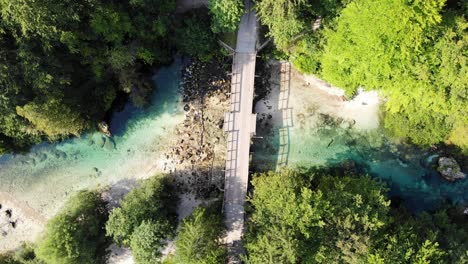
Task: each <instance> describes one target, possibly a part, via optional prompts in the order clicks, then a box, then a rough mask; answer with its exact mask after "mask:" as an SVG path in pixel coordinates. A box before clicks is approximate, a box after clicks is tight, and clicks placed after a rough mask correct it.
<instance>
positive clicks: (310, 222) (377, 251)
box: [245, 171, 468, 264]
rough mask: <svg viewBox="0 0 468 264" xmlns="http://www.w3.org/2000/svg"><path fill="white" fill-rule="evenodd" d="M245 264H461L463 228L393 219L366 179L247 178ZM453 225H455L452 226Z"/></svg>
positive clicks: (291, 174) (466, 243)
mask: <svg viewBox="0 0 468 264" xmlns="http://www.w3.org/2000/svg"><path fill="white" fill-rule="evenodd" d="M252 184H253V186H254V192H253V194H252V195H251V196H250V198H249V202H250V205H251V212H252V215H251V218H250V219H249V221H248V232H247V234H246V244H245V246H246V249H247V253H248V255H247V259H248V262H249V263H392V264H394V263H464V262H463V261H466V260H467V259H466V258H467V256H466V252H467V250H468V233H467V232H468V227H467V226H466V224H465V226H464V227H462V226H461V224H460V225H456V224H454V223H453V221H452V220H451V219H449V218H448V216H447V214H446V213H445V212H439V213H436V214H434V215H429V214H427V213H424V214H422V215H420V216H419V217H417V218H414V217H412V216H410V215H406V214H403V213H397V211H394V210H393V209H391V208H390V202H389V201H387V200H386V198H385V192H386V190H385V187H384V186H383V185H382V184H381V183H378V182H377V181H376V180H374V179H371V178H369V177H356V176H342V177H337V176H330V175H329V173H325V172H319V171H308V172H297V171H282V172H281V173H273V172H270V173H266V174H263V175H257V176H255V177H254V179H253V181H252ZM460 222H461V221H460Z"/></svg>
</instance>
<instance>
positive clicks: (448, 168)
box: [437, 157, 466, 181]
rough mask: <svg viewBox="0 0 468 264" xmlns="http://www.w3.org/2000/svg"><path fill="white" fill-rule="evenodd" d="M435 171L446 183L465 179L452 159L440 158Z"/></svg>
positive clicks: (464, 175)
mask: <svg viewBox="0 0 468 264" xmlns="http://www.w3.org/2000/svg"><path fill="white" fill-rule="evenodd" d="M437 170H438V171H439V172H440V174H441V175H442V177H444V178H445V179H446V180H448V181H455V180H457V179H464V178H465V177H466V174H465V173H463V172H462V171H461V169H460V165H458V163H457V161H456V160H455V159H453V158H448V157H441V158H440V159H439V167H438V168H437Z"/></svg>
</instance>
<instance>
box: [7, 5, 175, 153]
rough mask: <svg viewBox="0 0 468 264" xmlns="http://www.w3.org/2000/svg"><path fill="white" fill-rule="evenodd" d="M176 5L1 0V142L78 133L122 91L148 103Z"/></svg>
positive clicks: (11, 146) (26, 142) (16, 146)
mask: <svg viewBox="0 0 468 264" xmlns="http://www.w3.org/2000/svg"><path fill="white" fill-rule="evenodd" d="M174 13H175V0H170V1H167V0H152V1H146V0H130V1H102V0H90V1H78V2H77V1H59V0H52V1H45V0H39V1H30V0H14V1H9V0H0V44H1V45H0V89H1V91H2V95H1V97H0V150H3V151H12V150H13V151H18V150H24V149H25V148H27V147H29V146H30V145H31V144H34V143H37V142H38V141H40V140H41V139H42V138H43V137H44V136H45V137H47V138H49V139H51V140H53V139H58V138H63V137H66V136H69V135H77V134H79V133H80V132H81V131H83V130H85V129H88V128H90V127H92V124H93V123H96V122H98V121H101V120H102V119H103V118H104V116H105V115H106V112H107V111H109V110H110V109H111V106H112V103H113V102H114V100H115V98H116V96H117V95H118V94H119V93H128V94H130V98H131V99H133V100H134V102H135V103H136V104H138V105H144V104H145V103H146V100H147V98H148V94H149V93H150V92H151V91H152V85H151V80H150V78H149V73H150V70H149V67H150V66H151V65H153V64H158V63H166V62H169V61H170V60H171V58H172V54H173V50H174V48H173V47H174V44H173V43H172V41H173V39H172V38H169V37H168V36H169V34H170V32H171V31H173V30H174V29H173V25H174ZM3 151H2V152H3Z"/></svg>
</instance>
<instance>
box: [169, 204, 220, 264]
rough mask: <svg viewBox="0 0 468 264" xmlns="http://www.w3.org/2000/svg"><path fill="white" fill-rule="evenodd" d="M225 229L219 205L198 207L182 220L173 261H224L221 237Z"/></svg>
mask: <svg viewBox="0 0 468 264" xmlns="http://www.w3.org/2000/svg"><path fill="white" fill-rule="evenodd" d="M222 229H223V222H222V215H221V210H220V208H219V206H211V207H210V208H203V207H198V208H196V209H195V211H194V212H193V213H192V215H190V216H189V217H187V218H185V219H184V220H183V221H182V224H181V226H180V229H179V231H178V233H177V242H176V253H175V256H173V257H172V262H173V263H180V264H216V263H223V262H224V248H223V246H222V245H221V244H220V242H219V239H220V235H221V231H222Z"/></svg>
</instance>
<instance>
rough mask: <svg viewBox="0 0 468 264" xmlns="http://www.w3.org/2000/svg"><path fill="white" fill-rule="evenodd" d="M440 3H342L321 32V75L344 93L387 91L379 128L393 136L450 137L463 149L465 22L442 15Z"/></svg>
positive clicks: (423, 141) (419, 140)
mask: <svg viewBox="0 0 468 264" xmlns="http://www.w3.org/2000/svg"><path fill="white" fill-rule="evenodd" d="M444 4H445V1H444V0H431V1H423V2H422V1H412V2H408V1H404V0H398V1H393V0H385V1H380V2H375V1H370V0H358V1H354V2H352V3H350V4H348V5H347V6H346V8H345V9H343V11H342V13H341V15H340V17H339V18H337V24H336V28H334V29H329V30H327V31H326V32H325V37H326V41H327V44H326V46H325V50H324V53H323V57H322V59H321V67H322V72H321V74H322V76H323V77H324V78H325V79H326V80H328V81H330V82H332V83H333V84H335V85H337V86H340V87H343V88H345V89H346V91H347V93H348V94H349V95H352V94H353V93H354V92H355V90H356V89H357V87H359V86H363V87H365V88H366V89H378V90H382V92H383V93H384V95H386V96H388V102H387V103H386V104H385V108H386V115H385V120H384V122H385V127H386V128H388V130H389V131H391V132H392V133H393V134H394V135H396V136H398V137H407V138H409V139H410V140H411V141H412V142H413V143H416V144H420V145H430V144H435V143H439V142H441V141H445V140H446V139H448V138H449V136H450V138H451V139H452V142H453V143H456V144H459V146H462V147H463V145H464V144H465V143H464V139H463V137H462V136H460V133H463V131H464V130H465V127H466V125H465V124H466V123H467V122H466V115H467V110H466V107H462V105H464V104H465V103H466V102H465V101H466V92H467V91H468V87H467V80H466V77H465V76H466V75H467V74H466V73H467V63H466V54H464V50H466V47H467V43H468V42H467V35H466V32H465V30H466V28H467V22H466V18H465V17H463V16H460V15H457V14H456V12H452V11H447V12H445V13H444V10H443V7H444ZM388 14H391V15H388ZM443 15H444V16H443ZM464 32H465V33H464Z"/></svg>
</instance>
